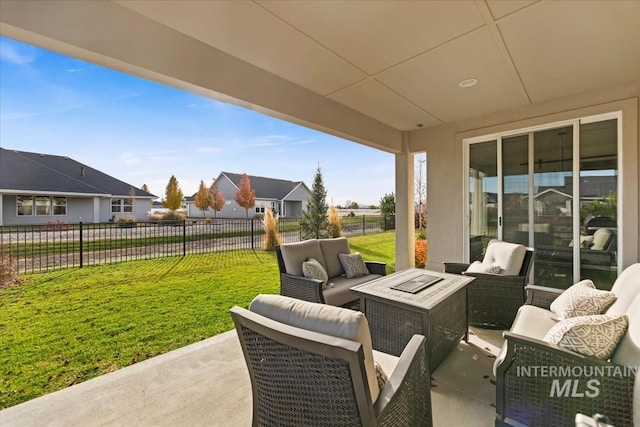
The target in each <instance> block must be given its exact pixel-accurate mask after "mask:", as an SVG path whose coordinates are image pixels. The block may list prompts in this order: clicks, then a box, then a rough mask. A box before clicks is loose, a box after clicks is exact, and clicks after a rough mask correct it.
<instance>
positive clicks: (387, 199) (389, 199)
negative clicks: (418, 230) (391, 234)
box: [380, 193, 396, 231]
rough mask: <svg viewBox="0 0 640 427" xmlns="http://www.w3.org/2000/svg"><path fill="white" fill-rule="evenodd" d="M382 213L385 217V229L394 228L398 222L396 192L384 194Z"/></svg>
mask: <svg viewBox="0 0 640 427" xmlns="http://www.w3.org/2000/svg"><path fill="white" fill-rule="evenodd" d="M380 213H381V214H382V216H383V217H384V231H387V230H393V229H394V228H395V224H396V217H395V215H396V195H395V194H394V193H390V194H385V195H384V196H382V199H380Z"/></svg>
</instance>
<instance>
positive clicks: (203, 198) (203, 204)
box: [194, 180, 209, 218]
mask: <svg viewBox="0 0 640 427" xmlns="http://www.w3.org/2000/svg"><path fill="white" fill-rule="evenodd" d="M194 203H195V205H196V208H198V209H200V210H201V211H202V217H203V218H204V217H205V216H206V214H205V212H206V210H207V208H208V207H209V190H208V189H207V186H206V185H204V181H203V180H200V186H199V187H198V192H197V193H196V197H195V198H194Z"/></svg>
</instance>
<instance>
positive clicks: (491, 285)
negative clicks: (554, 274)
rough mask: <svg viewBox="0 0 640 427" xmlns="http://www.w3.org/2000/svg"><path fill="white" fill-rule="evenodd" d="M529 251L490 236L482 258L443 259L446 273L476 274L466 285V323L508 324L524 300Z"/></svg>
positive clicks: (501, 326) (500, 326)
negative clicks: (468, 260)
mask: <svg viewBox="0 0 640 427" xmlns="http://www.w3.org/2000/svg"><path fill="white" fill-rule="evenodd" d="M533 255H534V250H533V249H532V248H527V247H525V246H523V245H519V244H515V243H509V242H503V241H500V240H496V239H493V240H491V241H490V242H489V244H488V245H487V249H486V252H485V255H484V258H483V260H482V261H475V262H474V263H472V264H468V263H457V262H445V263H444V271H445V272H446V273H454V274H464V275H465V276H472V277H475V278H476V280H474V281H473V282H472V283H470V284H469V286H467V298H468V301H467V303H468V309H469V324H470V325H472V326H479V327H482V328H489V329H508V328H509V327H510V326H511V324H512V322H513V319H515V317H516V313H517V311H518V309H519V308H520V306H522V304H524V301H525V290H524V288H525V285H526V284H527V280H528V279H529V272H530V270H531V265H532V261H533Z"/></svg>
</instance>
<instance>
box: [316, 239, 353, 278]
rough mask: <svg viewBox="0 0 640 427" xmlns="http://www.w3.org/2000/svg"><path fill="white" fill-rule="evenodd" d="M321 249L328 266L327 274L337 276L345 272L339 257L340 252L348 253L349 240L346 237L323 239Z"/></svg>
mask: <svg viewBox="0 0 640 427" xmlns="http://www.w3.org/2000/svg"><path fill="white" fill-rule="evenodd" d="M320 249H321V250H322V255H323V256H324V262H325V263H326V266H327V269H326V270H327V275H328V276H329V277H337V276H340V275H342V274H344V268H342V264H341V263H340V260H339V259H338V254H348V253H350V252H351V250H350V249H349V241H348V240H347V238H346V237H337V238H335V239H321V240H320Z"/></svg>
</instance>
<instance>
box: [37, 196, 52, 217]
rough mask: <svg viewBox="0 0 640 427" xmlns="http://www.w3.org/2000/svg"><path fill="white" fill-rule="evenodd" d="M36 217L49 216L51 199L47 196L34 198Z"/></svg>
mask: <svg viewBox="0 0 640 427" xmlns="http://www.w3.org/2000/svg"><path fill="white" fill-rule="evenodd" d="M36 215H39V216H47V215H51V198H50V197H48V196H36Z"/></svg>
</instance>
